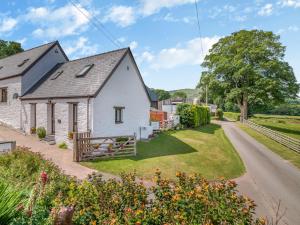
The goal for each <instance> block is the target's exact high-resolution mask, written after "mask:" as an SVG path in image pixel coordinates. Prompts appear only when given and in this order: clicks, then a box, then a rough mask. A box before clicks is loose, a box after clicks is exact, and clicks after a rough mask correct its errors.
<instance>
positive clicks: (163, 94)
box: [153, 89, 171, 101]
mask: <svg viewBox="0 0 300 225" xmlns="http://www.w3.org/2000/svg"><path fill="white" fill-rule="evenodd" d="M153 91H154V92H155V93H156V95H157V97H158V100H159V101H162V100H166V99H169V98H171V95H170V93H169V92H168V91H165V90H162V89H153Z"/></svg>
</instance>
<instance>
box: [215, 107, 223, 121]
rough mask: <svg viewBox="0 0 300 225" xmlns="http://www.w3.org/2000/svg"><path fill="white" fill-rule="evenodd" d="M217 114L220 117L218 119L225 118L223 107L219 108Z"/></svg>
mask: <svg viewBox="0 0 300 225" xmlns="http://www.w3.org/2000/svg"><path fill="white" fill-rule="evenodd" d="M216 114H217V118H218V120H223V119H224V118H223V114H224V113H223V110H222V109H217V112H216Z"/></svg>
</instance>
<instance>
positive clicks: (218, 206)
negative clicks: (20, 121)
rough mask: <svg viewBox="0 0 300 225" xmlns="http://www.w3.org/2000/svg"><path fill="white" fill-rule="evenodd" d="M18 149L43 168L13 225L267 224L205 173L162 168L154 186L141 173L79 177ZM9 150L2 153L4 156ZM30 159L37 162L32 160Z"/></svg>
mask: <svg viewBox="0 0 300 225" xmlns="http://www.w3.org/2000/svg"><path fill="white" fill-rule="evenodd" d="M12 154H13V155H14V157H18V158H21V157H23V158H28V157H27V156H26V154H29V155H30V157H34V158H35V159H36V160H37V163H36V165H38V168H39V172H35V173H33V174H35V177H34V178H35V180H36V181H35V182H34V183H32V191H31V192H30V193H28V195H27V200H28V204H27V205H25V206H24V207H22V209H21V211H20V215H19V216H18V217H16V218H15V220H14V222H13V223H12V224H13V225H25V224H32V225H35V224H46V225H52V224H55V225H56V224H70V222H71V220H72V222H73V224H75V225H86V224H264V223H265V222H264V221H263V220H256V219H254V217H253V212H254V208H255V205H254V203H253V201H251V200H250V199H248V198H246V197H243V196H239V195H238V194H237V191H236V184H235V183H234V182H232V181H225V180H220V181H215V182H208V181H207V180H205V179H204V178H202V177H201V176H199V175H191V176H187V175H186V174H184V173H177V174H176V177H177V179H176V180H175V181H170V180H167V179H163V178H162V177H161V173H160V172H159V171H157V172H156V174H155V177H154V182H155V185H154V186H153V187H152V188H150V189H147V188H146V187H145V186H144V184H143V183H139V182H137V181H136V177H135V174H122V175H121V180H120V181H117V180H108V181H105V180H103V179H102V177H101V176H100V175H97V174H93V175H91V176H90V177H89V179H88V180H85V181H78V180H76V179H74V178H70V177H68V176H65V175H63V174H61V173H60V171H59V169H58V168H57V167H56V166H54V165H53V164H52V163H49V162H48V161H45V160H42V159H41V158H40V156H39V155H35V154H33V153H29V152H26V151H17V152H14V153H12ZM9 155H10V154H7V155H6V156H0V161H1V158H3V157H4V158H5V157H11V156H9ZM11 158H13V157H11ZM38 160H39V161H38ZM25 163H27V165H26V166H27V167H30V166H31V165H30V163H29V161H28V160H26V161H25ZM1 166H2V165H1V164H0V168H1ZM11 166H12V167H14V165H13V164H11ZM34 171H36V170H34ZM8 174H9V172H7V178H8V179H9V176H8ZM34 178H31V179H33V180H34ZM58 221H65V222H63V223H58ZM67 221H68V222H67Z"/></svg>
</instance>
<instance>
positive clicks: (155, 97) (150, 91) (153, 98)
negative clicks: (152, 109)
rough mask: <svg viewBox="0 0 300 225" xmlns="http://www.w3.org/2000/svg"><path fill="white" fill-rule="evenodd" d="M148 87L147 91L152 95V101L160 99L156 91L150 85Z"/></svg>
mask: <svg viewBox="0 0 300 225" xmlns="http://www.w3.org/2000/svg"><path fill="white" fill-rule="evenodd" d="M146 88H147V92H148V95H149V96H150V99H151V101H152V102H157V101H158V97H157V95H156V93H155V92H154V91H153V90H152V89H151V88H149V87H146Z"/></svg>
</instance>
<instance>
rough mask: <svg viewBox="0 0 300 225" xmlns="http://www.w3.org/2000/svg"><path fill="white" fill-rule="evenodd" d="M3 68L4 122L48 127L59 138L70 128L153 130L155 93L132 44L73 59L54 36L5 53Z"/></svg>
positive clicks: (144, 133) (107, 132)
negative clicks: (149, 89) (49, 40)
mask: <svg viewBox="0 0 300 225" xmlns="http://www.w3.org/2000/svg"><path fill="white" fill-rule="evenodd" d="M21 63H23V65H21V66H19V65H18V64H21ZM15 65H17V66H15ZM1 67H2V68H1ZM22 67H24V68H23V69H22V71H21V68H22ZM0 68H1V69H0V122H2V123H4V124H7V125H10V126H12V127H14V128H16V129H20V130H22V131H23V132H25V133H30V130H31V128H33V127H45V129H46V130H47V135H48V138H49V137H50V138H49V140H51V139H53V140H55V141H56V142H57V143H59V142H67V143H68V133H69V132H86V131H91V135H92V136H97V137H99V136H100V137H103V136H107V137H108V136H121V135H134V134H135V135H136V136H137V138H138V139H140V138H148V136H149V135H150V134H151V133H152V131H151V127H150V126H149V118H150V97H149V94H148V92H147V89H146V86H145V84H144V82H143V79H142V77H141V75H140V72H139V70H138V67H137V65H136V63H135V60H134V58H133V55H132V53H131V51H130V49H129V48H125V49H119V50H115V51H111V52H107V53H102V54H99V55H94V56H90V57H86V58H82V59H77V60H72V61H69V60H68V58H67V56H66V55H65V53H64V52H63V50H62V48H61V47H60V45H59V43H58V42H53V43H49V44H46V45H43V46H39V47H37V48H34V49H30V50H27V51H24V52H22V53H18V54H16V55H13V56H10V57H7V58H4V59H1V60H0ZM7 71H9V73H8V72H7Z"/></svg>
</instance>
